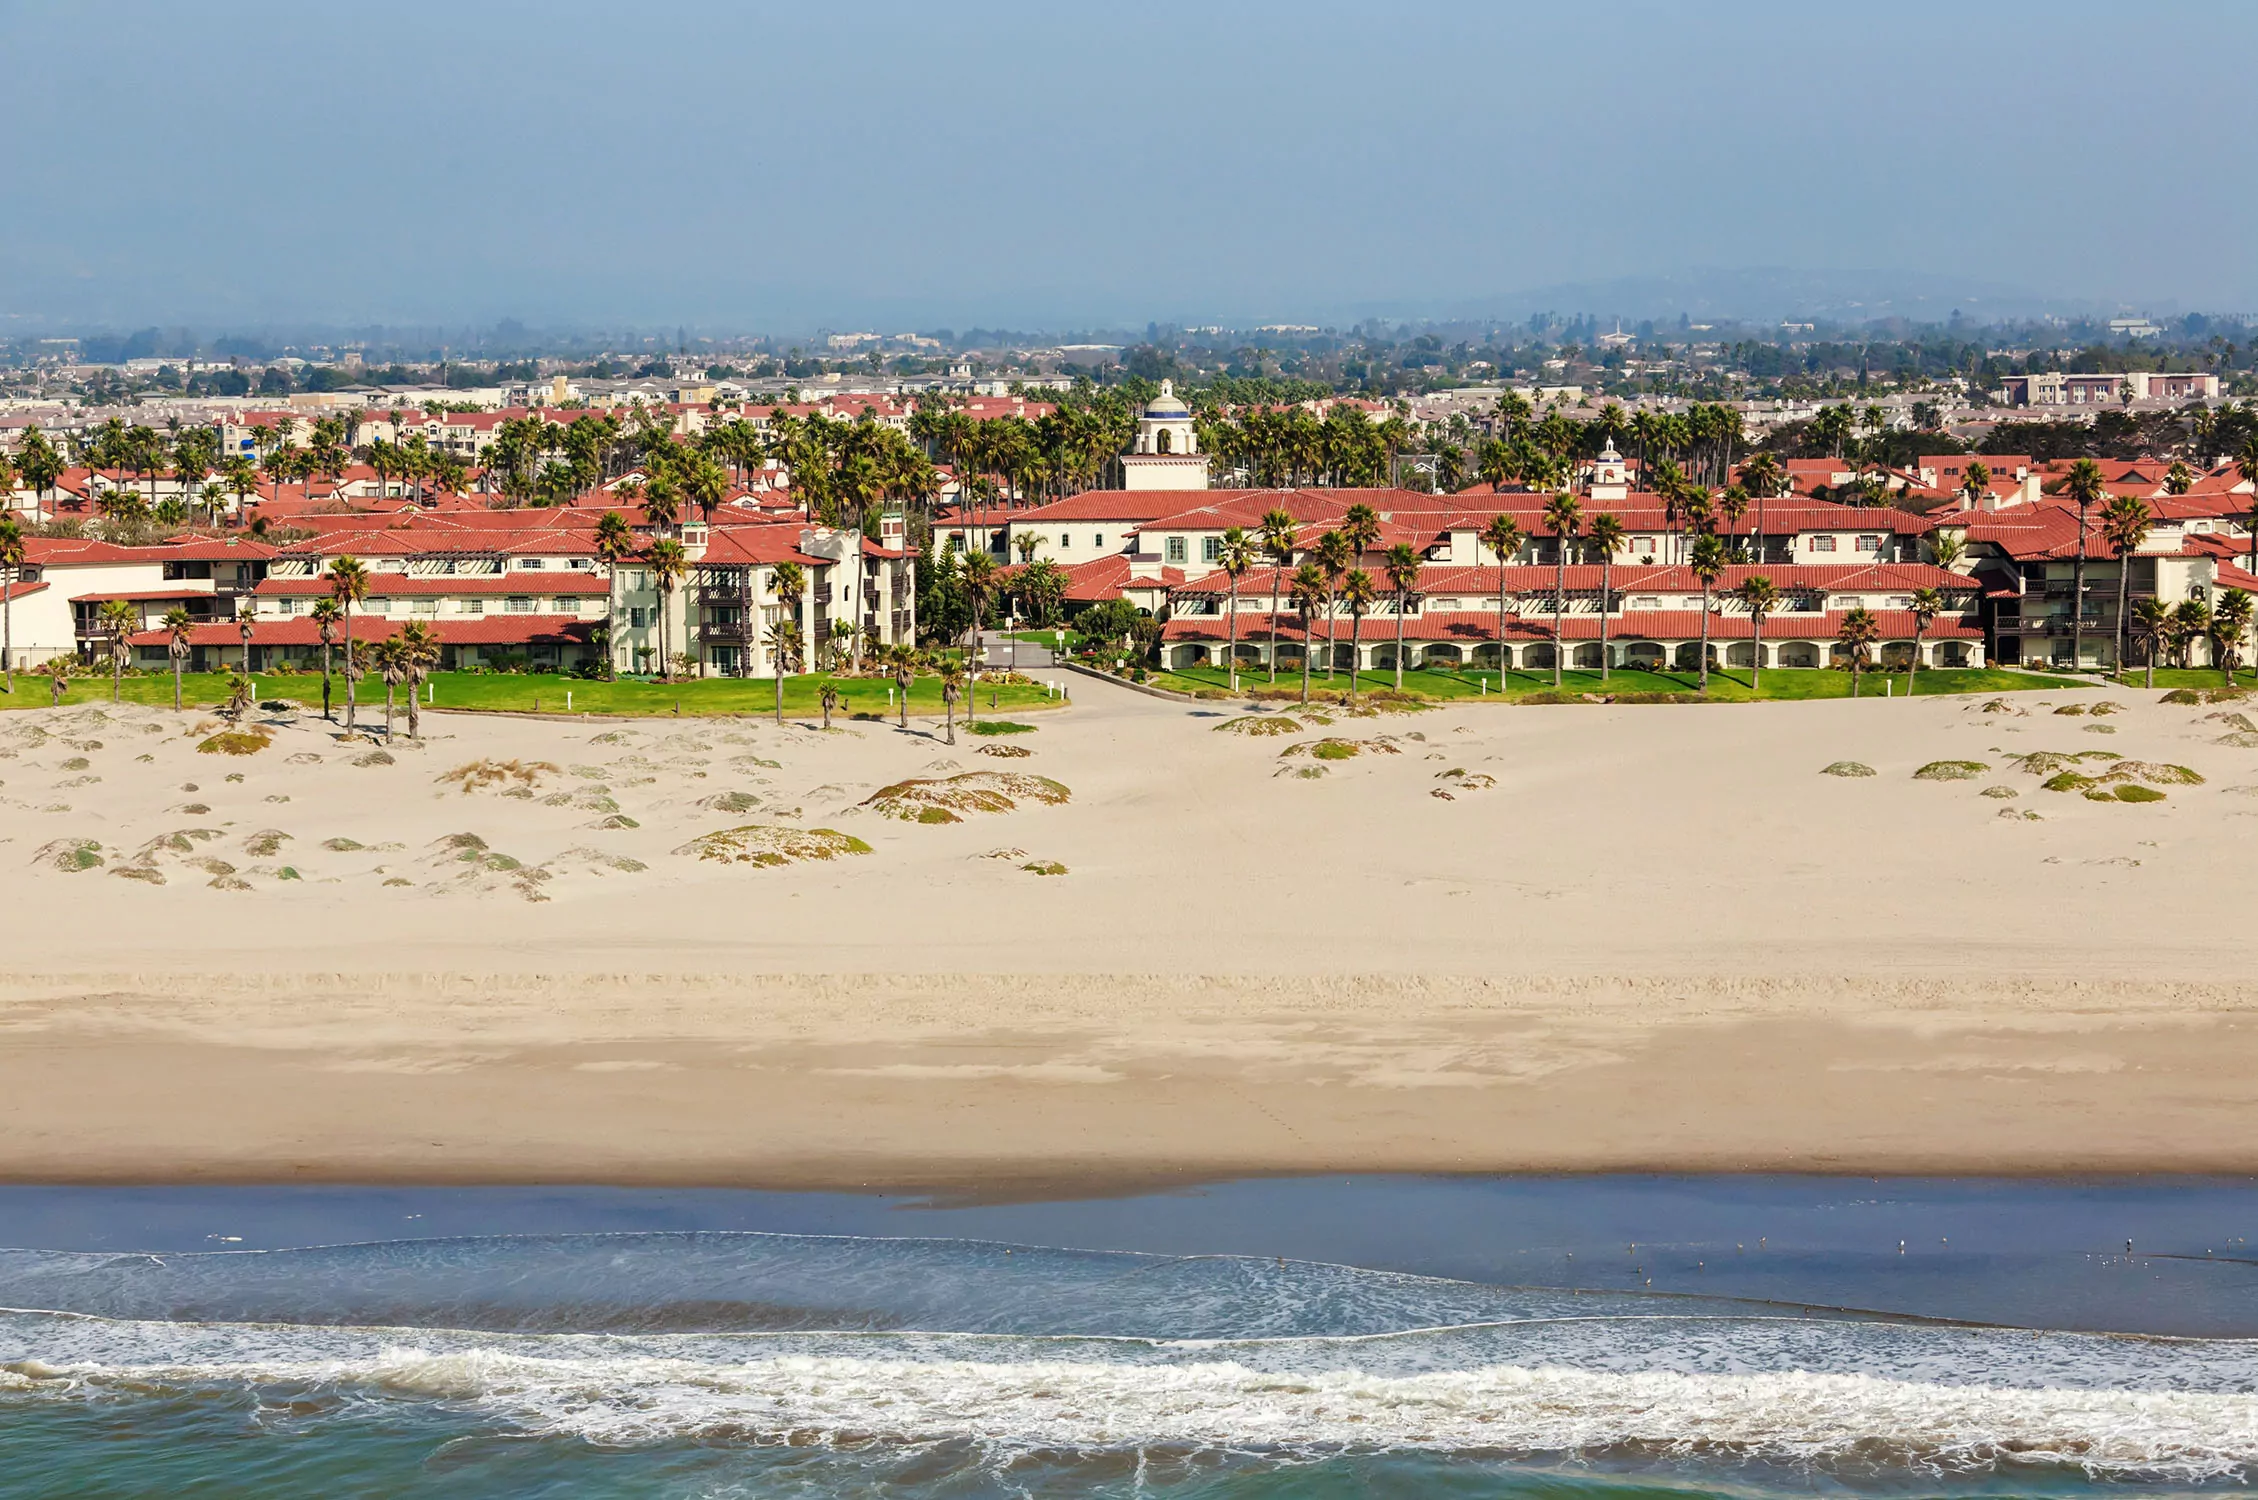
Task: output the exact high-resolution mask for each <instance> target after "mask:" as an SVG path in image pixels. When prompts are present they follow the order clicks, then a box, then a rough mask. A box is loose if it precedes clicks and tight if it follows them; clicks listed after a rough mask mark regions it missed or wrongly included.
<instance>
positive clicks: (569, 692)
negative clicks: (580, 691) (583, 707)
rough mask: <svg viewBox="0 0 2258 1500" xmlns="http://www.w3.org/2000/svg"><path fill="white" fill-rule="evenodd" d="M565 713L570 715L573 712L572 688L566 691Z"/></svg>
mask: <svg viewBox="0 0 2258 1500" xmlns="http://www.w3.org/2000/svg"><path fill="white" fill-rule="evenodd" d="M565 712H566V713H568V714H569V713H571V712H572V689H571V688H566V689H565Z"/></svg>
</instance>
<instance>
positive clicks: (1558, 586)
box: [1552, 537, 1568, 689]
mask: <svg viewBox="0 0 2258 1500" xmlns="http://www.w3.org/2000/svg"><path fill="white" fill-rule="evenodd" d="M1567 603H1568V541H1567V539H1566V538H1565V537H1563V538H1562V539H1561V542H1560V552H1559V555H1558V556H1557V557H1556V558H1555V560H1554V562H1553V569H1552V685H1553V687H1554V688H1555V689H1557V688H1558V687H1559V686H1560V667H1561V652H1562V650H1563V649H1564V648H1563V646H1562V644H1561V640H1560V615H1561V611H1562V609H1563V608H1565V606H1566V605H1567Z"/></svg>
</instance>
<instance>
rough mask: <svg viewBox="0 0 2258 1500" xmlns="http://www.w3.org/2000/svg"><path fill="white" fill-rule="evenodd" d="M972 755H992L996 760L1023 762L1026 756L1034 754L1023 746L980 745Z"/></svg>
mask: <svg viewBox="0 0 2258 1500" xmlns="http://www.w3.org/2000/svg"><path fill="white" fill-rule="evenodd" d="M974 753H976V754H979V755H992V756H994V757H995V758H996V759H998V760H1025V759H1026V758H1027V757H1028V756H1030V755H1033V754H1034V753H1035V752H1034V751H1032V750H1030V749H1028V748H1027V747H1026V746H1025V745H982V746H981V747H980V748H979V750H978V751H976V752H974Z"/></svg>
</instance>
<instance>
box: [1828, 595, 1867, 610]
mask: <svg viewBox="0 0 2258 1500" xmlns="http://www.w3.org/2000/svg"><path fill="white" fill-rule="evenodd" d="M1865 607H1866V601H1865V600H1863V599H1860V598H1858V597H1857V596H1856V595H1845V596H1844V597H1842V598H1840V599H1837V600H1836V601H1835V608H1837V609H1864V608H1865Z"/></svg>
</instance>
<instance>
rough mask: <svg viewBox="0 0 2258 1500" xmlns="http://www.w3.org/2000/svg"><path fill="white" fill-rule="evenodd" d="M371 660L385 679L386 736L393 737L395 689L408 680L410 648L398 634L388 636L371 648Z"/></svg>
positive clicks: (387, 737)
mask: <svg viewBox="0 0 2258 1500" xmlns="http://www.w3.org/2000/svg"><path fill="white" fill-rule="evenodd" d="M369 660H370V661H371V662H372V663H374V664H375V667H376V671H377V675H378V676H380V677H382V678H383V679H384V737H385V738H386V739H390V738H391V737H392V705H393V694H394V690H395V689H397V688H398V687H399V686H400V684H401V683H403V682H405V681H407V680H408V648H407V647H406V646H405V645H404V644H402V643H401V640H400V638H399V637H398V636H396V635H395V636H388V637H387V638H385V639H384V640H381V641H378V642H377V643H376V644H375V645H373V646H371V647H370V648H369Z"/></svg>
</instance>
